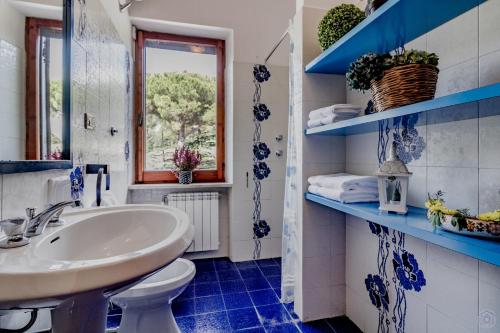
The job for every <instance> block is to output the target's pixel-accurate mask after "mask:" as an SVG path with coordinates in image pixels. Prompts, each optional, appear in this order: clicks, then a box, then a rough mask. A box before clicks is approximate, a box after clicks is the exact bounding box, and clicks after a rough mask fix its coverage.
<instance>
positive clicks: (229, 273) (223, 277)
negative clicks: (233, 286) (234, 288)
mask: <svg viewBox="0 0 500 333" xmlns="http://www.w3.org/2000/svg"><path fill="white" fill-rule="evenodd" d="M217 275H218V276H219V281H228V280H240V279H241V276H240V273H239V272H238V271H237V270H224V271H217Z"/></svg>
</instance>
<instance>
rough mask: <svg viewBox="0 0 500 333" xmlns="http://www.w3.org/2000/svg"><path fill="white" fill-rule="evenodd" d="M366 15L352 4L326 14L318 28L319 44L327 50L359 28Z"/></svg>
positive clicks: (335, 8) (338, 7)
mask: <svg viewBox="0 0 500 333" xmlns="http://www.w3.org/2000/svg"><path fill="white" fill-rule="evenodd" d="M364 18H365V14H364V13H363V11H362V10H361V9H359V8H358V7H356V6H355V5H352V4H341V5H340V6H337V7H334V8H332V9H330V10H329V11H328V13H326V15H325V17H323V19H322V20H321V22H320V23H319V26H318V39H319V44H320V45H321V47H322V48H323V50H326V49H327V48H329V47H330V46H332V45H333V44H334V43H335V42H336V41H338V40H339V39H340V38H342V36H344V35H345V34H346V33H348V32H349V31H351V30H352V28H354V27H355V26H357V25H358V24H359V23H360V22H361V21H363V19H364Z"/></svg>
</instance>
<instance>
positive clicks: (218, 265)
mask: <svg viewBox="0 0 500 333" xmlns="http://www.w3.org/2000/svg"><path fill="white" fill-rule="evenodd" d="M214 266H215V269H216V270H217V271H226V270H234V269H236V265H235V264H234V263H233V262H232V261H231V260H229V258H217V259H214Z"/></svg>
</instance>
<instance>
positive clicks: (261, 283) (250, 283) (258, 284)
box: [244, 278, 271, 291]
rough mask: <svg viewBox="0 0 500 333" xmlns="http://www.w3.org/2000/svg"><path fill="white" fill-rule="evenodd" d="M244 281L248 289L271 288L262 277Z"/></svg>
mask: <svg viewBox="0 0 500 333" xmlns="http://www.w3.org/2000/svg"><path fill="white" fill-rule="evenodd" d="M244 281H245V286H246V287H247V290H248V291H253V290H261V289H269V288H271V286H270V285H269V283H268V282H267V280H266V279H264V278H256V279H246V280H244Z"/></svg>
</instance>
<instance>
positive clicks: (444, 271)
mask: <svg viewBox="0 0 500 333" xmlns="http://www.w3.org/2000/svg"><path fill="white" fill-rule="evenodd" d="M476 267H477V266H476ZM476 271H477V268H476ZM425 274H426V279H427V286H426V298H427V299H426V301H427V303H428V304H429V305H431V306H432V307H433V308H434V309H437V310H439V311H440V312H442V313H444V314H445V315H446V316H448V317H450V318H451V320H452V321H453V322H454V323H456V324H458V325H460V326H462V327H465V328H466V329H467V330H469V331H473V330H474V328H475V327H477V318H478V317H477V316H478V302H479V300H478V298H479V296H478V289H477V278H474V277H472V276H471V275H469V274H465V273H462V272H460V271H458V270H456V269H453V268H450V267H448V266H446V265H444V264H442V263H440V262H439V261H436V260H432V259H429V260H428V261H427V271H426V272H425ZM464 286H466V287H464ZM431 317H432V316H431ZM428 320H429V327H430V326H431V323H432V320H431V318H429V319H428ZM431 331H432V330H431ZM442 332H446V331H442Z"/></svg>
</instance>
